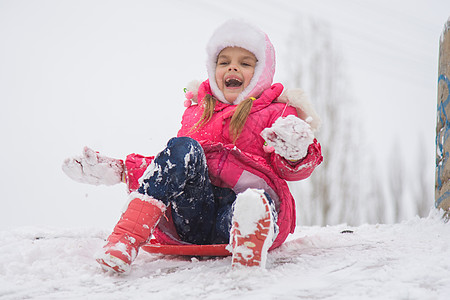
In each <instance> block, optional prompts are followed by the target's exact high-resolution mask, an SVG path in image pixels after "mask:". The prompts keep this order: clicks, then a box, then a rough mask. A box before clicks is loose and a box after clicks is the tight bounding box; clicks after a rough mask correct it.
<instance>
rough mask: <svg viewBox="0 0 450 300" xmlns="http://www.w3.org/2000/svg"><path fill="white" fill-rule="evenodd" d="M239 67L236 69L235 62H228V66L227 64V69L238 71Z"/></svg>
mask: <svg viewBox="0 0 450 300" xmlns="http://www.w3.org/2000/svg"><path fill="white" fill-rule="evenodd" d="M238 70H239V69H238V66H237V65H236V64H230V65H229V66H228V71H236V72H237V71H238Z"/></svg>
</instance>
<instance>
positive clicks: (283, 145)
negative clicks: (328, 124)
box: [261, 115, 322, 181]
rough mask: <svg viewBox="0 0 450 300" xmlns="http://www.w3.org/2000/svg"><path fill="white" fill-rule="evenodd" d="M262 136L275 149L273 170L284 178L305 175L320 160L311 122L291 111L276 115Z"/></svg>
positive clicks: (303, 176)
mask: <svg viewBox="0 0 450 300" xmlns="http://www.w3.org/2000/svg"><path fill="white" fill-rule="evenodd" d="M261 136H262V137H263V138H264V139H265V140H266V143H267V146H268V147H269V148H272V150H273V152H274V153H273V154H272V158H271V161H272V165H273V166H274V169H275V171H277V173H278V175H279V176H280V177H282V178H283V179H285V180H289V181H296V180H301V179H305V178H307V177H309V176H310V175H311V173H312V172H313V171H314V169H315V168H316V167H317V166H318V165H319V164H320V163H321V162H322V154H321V149H320V144H319V143H318V142H317V140H316V139H315V138H314V133H313V131H312V129H311V127H310V125H309V124H308V123H307V122H305V121H303V120H301V119H300V118H297V117H296V116H294V115H289V116H287V117H280V118H278V119H277V120H276V121H275V123H274V124H273V125H272V127H270V128H266V129H264V130H263V131H262V132H261Z"/></svg>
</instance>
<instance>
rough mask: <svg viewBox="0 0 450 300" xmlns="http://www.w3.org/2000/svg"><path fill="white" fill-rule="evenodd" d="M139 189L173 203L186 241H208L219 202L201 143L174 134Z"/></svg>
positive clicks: (176, 217) (176, 218)
mask: <svg viewBox="0 0 450 300" xmlns="http://www.w3.org/2000/svg"><path fill="white" fill-rule="evenodd" d="M141 180H142V184H141V187H140V188H139V190H138V191H139V192H140V193H142V194H146V195H148V196H151V197H153V198H155V199H158V200H160V201H162V202H163V203H165V204H166V205H171V206H172V219H173V221H174V225H175V228H176V229H177V233H178V235H179V236H180V238H181V239H182V240H183V241H186V242H190V243H194V244H207V243H209V242H210V235H211V231H212V228H213V225H214V221H215V220H214V219H215V216H214V214H215V210H216V205H215V202H214V195H213V192H212V185H211V182H210V180H209V176H208V168H207V165H206V158H205V154H204V152H203V149H202V147H201V146H200V144H199V143H198V142H197V141H195V140H194V139H191V138H188V137H178V138H173V139H171V140H170V141H169V142H168V143H167V147H166V149H164V150H163V151H162V152H160V153H159V154H158V155H157V156H156V157H155V159H154V160H153V162H152V164H151V165H150V166H149V167H148V168H147V170H146V171H145V173H144V175H143V176H142V179H141Z"/></svg>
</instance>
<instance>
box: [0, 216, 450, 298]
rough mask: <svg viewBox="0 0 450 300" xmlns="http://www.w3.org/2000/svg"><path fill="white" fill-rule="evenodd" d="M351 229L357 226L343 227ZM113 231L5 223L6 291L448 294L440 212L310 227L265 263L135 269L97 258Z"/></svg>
mask: <svg viewBox="0 0 450 300" xmlns="http://www.w3.org/2000/svg"><path fill="white" fill-rule="evenodd" d="M347 229H351V230H353V231H354V233H341V232H342V231H343V230H347ZM107 234H108V232H107V231H103V230H99V229H93V228H84V229H48V228H38V227H27V228H19V229H15V230H11V231H3V232H0V245H1V246H0V254H1V255H0V299H2V300H3V299H5V300H6V299H144V298H146V299H150V298H151V299H449V295H450V258H449V253H450V252H449V251H450V224H445V223H443V222H442V220H441V219H440V216H439V214H438V212H436V211H432V212H431V214H430V216H429V217H428V218H424V219H419V218H414V219H411V220H409V221H406V222H403V223H401V224H394V225H362V226H359V227H355V228H349V227H347V226H344V225H340V226H332V227H302V228H298V231H297V232H296V233H295V234H294V235H292V236H291V238H290V239H289V241H288V242H287V243H285V244H284V245H283V246H282V247H281V248H279V249H277V250H275V251H272V252H271V253H270V254H269V257H268V262H267V264H268V267H267V269H266V270H263V271H261V270H254V269H253V270H238V271H232V270H231V269H230V258H229V257H228V258H218V259H196V258H193V259H190V258H182V257H162V256H159V255H154V254H148V253H145V252H141V253H140V254H139V256H138V258H137V260H136V262H135V264H134V268H133V269H132V272H131V274H129V275H127V276H119V275H113V274H109V273H104V272H103V271H102V270H101V269H100V267H99V266H98V265H97V263H96V262H95V261H94V259H93V254H94V253H95V252H96V251H97V250H98V249H99V248H101V246H102V245H103V239H104V238H105V237H106V236H107Z"/></svg>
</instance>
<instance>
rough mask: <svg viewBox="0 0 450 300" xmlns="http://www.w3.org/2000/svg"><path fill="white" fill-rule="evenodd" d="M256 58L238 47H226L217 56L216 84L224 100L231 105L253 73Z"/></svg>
mask: <svg viewBox="0 0 450 300" xmlns="http://www.w3.org/2000/svg"><path fill="white" fill-rule="evenodd" d="M256 62H257V60H256V57H255V55H253V53H251V52H250V51H247V50H245V49H244V48H239V47H227V48H225V49H223V50H222V51H221V52H220V53H219V55H218V56H217V64H216V83H217V86H218V88H219V90H221V91H222V93H223V95H224V96H225V99H226V100H227V101H228V102H230V103H233V102H234V100H236V98H237V97H238V95H239V94H240V93H241V92H242V91H243V90H244V89H245V88H246V87H247V86H248V84H249V83H250V80H251V79H252V77H253V73H255V66H256Z"/></svg>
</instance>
